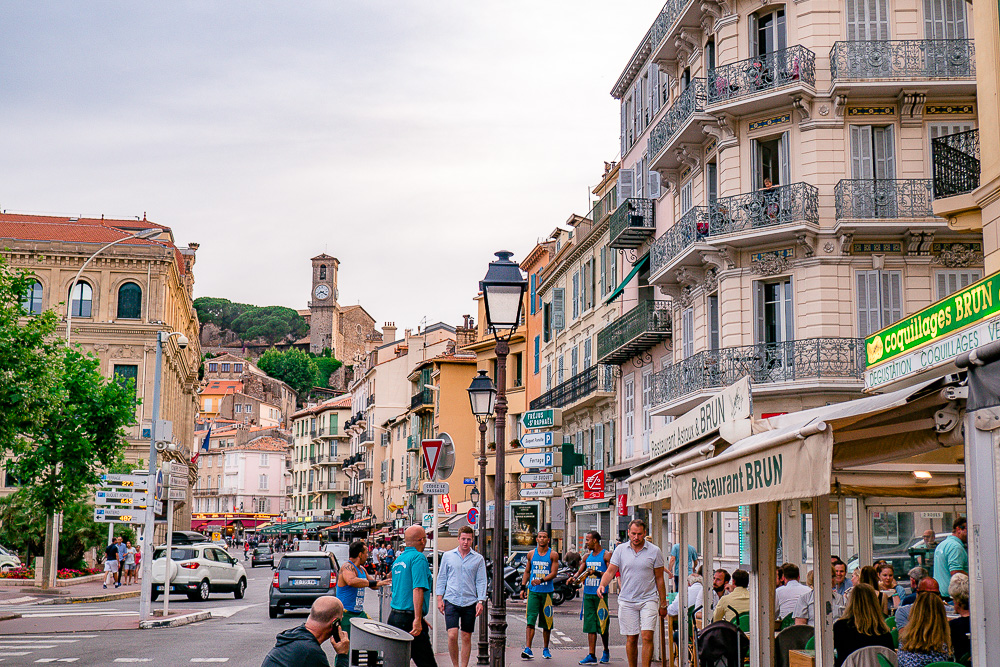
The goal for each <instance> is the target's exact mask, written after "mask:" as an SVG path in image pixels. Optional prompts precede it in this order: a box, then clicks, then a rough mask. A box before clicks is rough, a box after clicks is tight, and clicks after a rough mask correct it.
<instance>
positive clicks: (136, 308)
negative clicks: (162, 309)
mask: <svg viewBox="0 0 1000 667" xmlns="http://www.w3.org/2000/svg"><path fill="white" fill-rule="evenodd" d="M140 317H142V288H141V287H139V286H138V285H136V284H135V283H125V284H124V285H122V286H121V287H119V288H118V319H120V320H137V319H139V318H140Z"/></svg>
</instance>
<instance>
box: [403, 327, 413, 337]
mask: <svg viewBox="0 0 1000 667" xmlns="http://www.w3.org/2000/svg"><path fill="white" fill-rule="evenodd" d="M403 335H404V336H405V337H406V338H407V339H409V337H410V336H412V335H413V329H404V330H403Z"/></svg>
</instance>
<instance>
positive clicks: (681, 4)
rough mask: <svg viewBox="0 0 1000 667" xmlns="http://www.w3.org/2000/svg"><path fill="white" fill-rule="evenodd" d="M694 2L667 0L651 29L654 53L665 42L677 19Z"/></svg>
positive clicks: (689, 0)
mask: <svg viewBox="0 0 1000 667" xmlns="http://www.w3.org/2000/svg"><path fill="white" fill-rule="evenodd" d="M692 2H694V0H667V2H666V4H664V5H663V9H661V10H660V13H659V15H658V16H657V17H656V19H655V20H654V21H653V25H652V27H650V29H649V37H650V46H651V47H652V49H653V50H654V51H655V50H656V47H657V46H658V45H659V44H660V42H661V41H663V38H664V37H666V36H667V33H668V32H669V31H670V28H671V26H673V25H674V22H675V21H676V20H677V17H678V16H680V15H681V14H682V13H683V12H684V9H685V8H686V7H687V6H688V5H690V4H691V3H692Z"/></svg>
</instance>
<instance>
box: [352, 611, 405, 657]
mask: <svg viewBox="0 0 1000 667" xmlns="http://www.w3.org/2000/svg"><path fill="white" fill-rule="evenodd" d="M412 641H413V635H411V634H410V633H408V632H404V631H402V630H400V629H399V628H394V627H392V626H391V625H386V624H385V623H379V622H378V621H373V620H371V619H368V618H352V619H351V659H350V666H351V667H382V666H383V665H384V666H385V667H396V666H397V665H408V664H410V642H412Z"/></svg>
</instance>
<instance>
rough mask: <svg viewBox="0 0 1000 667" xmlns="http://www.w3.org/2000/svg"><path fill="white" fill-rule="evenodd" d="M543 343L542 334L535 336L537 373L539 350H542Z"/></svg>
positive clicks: (536, 370) (536, 368) (536, 372)
mask: <svg viewBox="0 0 1000 667" xmlns="http://www.w3.org/2000/svg"><path fill="white" fill-rule="evenodd" d="M541 344H542V341H541V339H540V336H535V375H538V358H539V356H540V355H539V352H540V351H541Z"/></svg>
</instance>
